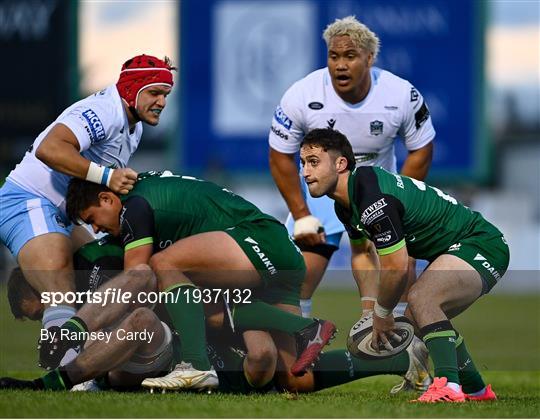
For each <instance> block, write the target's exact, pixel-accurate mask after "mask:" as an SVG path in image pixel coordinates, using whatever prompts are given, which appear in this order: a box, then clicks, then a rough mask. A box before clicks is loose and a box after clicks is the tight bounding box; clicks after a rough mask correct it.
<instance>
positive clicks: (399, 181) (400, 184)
mask: <svg viewBox="0 0 540 420" xmlns="http://www.w3.org/2000/svg"><path fill="white" fill-rule="evenodd" d="M394 176H395V177H396V186H397V187H398V188H401V189H402V190H403V189H405V186H404V185H403V178H401V176H399V175H396V174H394Z"/></svg>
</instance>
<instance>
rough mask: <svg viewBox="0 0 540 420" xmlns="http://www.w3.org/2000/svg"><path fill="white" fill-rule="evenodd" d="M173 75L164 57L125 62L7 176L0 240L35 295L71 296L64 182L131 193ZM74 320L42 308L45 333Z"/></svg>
mask: <svg viewBox="0 0 540 420" xmlns="http://www.w3.org/2000/svg"><path fill="white" fill-rule="evenodd" d="M172 70H174V67H172V65H171V62H170V61H169V59H167V58H165V59H164V60H160V59H158V58H156V57H153V56H149V55H139V56H136V57H133V58H131V59H129V60H128V61H126V62H125V63H124V65H123V66H122V71H121V73H120V77H119V79H118V82H117V83H116V84H115V85H111V86H108V87H107V88H105V89H103V90H101V91H100V92H97V93H95V94H93V95H91V96H89V97H87V98H85V99H82V100H81V101H78V102H76V103H74V104H73V105H71V106H70V107H68V108H67V109H66V110H65V111H64V112H62V114H60V116H59V117H58V118H57V119H56V120H55V121H53V122H52V123H51V124H50V125H49V126H48V127H47V128H46V129H45V130H44V131H43V132H42V133H41V134H40V135H39V136H38V137H37V138H36V140H35V141H34V143H33V144H32V146H31V147H30V148H29V150H28V151H27V152H26V154H25V156H24V158H23V159H22V161H21V163H20V164H18V165H17V166H16V168H15V169H14V170H13V171H11V173H10V174H9V176H8V177H7V180H6V182H5V184H4V185H3V186H2V188H1V189H0V203H1V205H0V240H1V241H2V243H4V244H5V245H6V246H7V247H8V248H9V249H10V251H11V253H12V254H13V256H14V257H15V258H16V259H17V262H18V264H19V265H20V267H21V268H22V270H23V272H24V274H25V276H26V278H27V279H28V281H29V282H30V284H31V285H32V286H33V287H34V288H35V289H36V290H38V291H39V292H45V291H48V292H61V293H67V292H72V291H74V284H73V267H72V243H71V240H70V233H71V231H72V228H73V227H72V226H71V225H70V222H69V220H68V219H67V217H66V214H65V194H66V191H67V185H68V182H69V179H70V178H71V177H76V178H79V179H86V180H88V181H90V182H94V183H96V184H103V185H107V186H108V187H110V189H111V190H112V191H115V192H117V193H119V194H126V193H127V192H128V191H129V190H131V189H132V188H133V184H134V183H135V180H136V176H137V174H136V172H135V171H133V170H132V169H130V168H128V167H127V165H128V161H129V159H130V157H131V155H132V154H133V153H134V152H135V150H136V149H137V146H138V144H139V141H140V139H141V135H142V130H143V124H142V122H146V123H148V124H150V125H157V124H158V123H159V119H160V114H161V112H162V111H163V109H164V108H165V106H166V97H167V95H168V94H169V93H170V91H171V89H172V86H173V76H172ZM81 232H83V231H81ZM74 313H75V308H74V307H73V306H72V305H69V304H62V305H58V306H49V305H47V308H46V309H45V312H44V314H43V320H42V322H43V326H44V328H49V327H51V326H54V325H61V324H63V323H64V322H65V321H66V320H67V319H69V318H70V317H71V316H73V314H74ZM73 356H74V355H73V354H72V355H71V356H70V357H73Z"/></svg>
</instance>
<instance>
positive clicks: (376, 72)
mask: <svg viewBox="0 0 540 420" xmlns="http://www.w3.org/2000/svg"><path fill="white" fill-rule="evenodd" d="M323 38H324V39H325V41H326V44H327V48H328V65H327V67H326V68H322V69H319V70H316V71H314V72H312V73H310V74H308V75H307V76H306V77H305V78H303V79H301V80H299V81H297V82H296V83H294V84H293V85H292V86H291V87H290V88H289V89H288V90H287V92H285V94H284V95H283V97H282V99H281V101H280V104H279V106H278V107H277V109H276V112H275V113H274V117H273V119H272V127H271V131H270V133H269V144H270V169H271V172H272V176H273V178H274V181H275V183H276V185H277V186H278V188H279V190H280V192H281V194H282V196H283V198H284V199H285V201H286V203H287V206H288V208H289V210H290V215H289V219H288V220H287V228H288V229H289V233H291V234H292V235H293V236H294V239H295V241H296V243H297V245H298V246H299V247H300V249H301V250H302V252H303V253H304V257H305V260H306V267H307V273H306V277H305V279H304V283H303V284H302V290H301V295H300V299H301V301H300V304H301V307H302V313H303V314H305V315H306V316H308V315H309V314H310V312H311V297H312V295H313V293H314V292H315V289H316V288H317V286H318V284H319V282H320V281H321V279H322V277H323V274H324V272H325V270H326V268H327V266H328V263H329V261H330V258H331V256H332V254H333V253H334V252H335V251H336V250H337V249H338V247H339V242H340V239H341V236H342V233H343V231H344V229H343V225H342V224H341V223H340V222H339V220H338V218H337V217H336V214H335V212H334V204H333V202H332V201H331V200H330V199H328V198H327V197H320V198H313V197H310V195H309V194H308V193H307V186H306V184H305V182H304V181H303V180H300V178H299V177H298V168H297V164H296V162H295V157H296V154H297V153H298V151H299V149H300V143H301V141H302V138H303V136H304V135H305V134H307V133H308V132H309V131H311V130H313V129H316V128H333V129H336V130H339V131H341V132H342V133H344V134H345V135H346V136H347V138H348V139H349V140H350V142H351V144H352V147H353V151H354V156H355V159H356V165H357V166H382V167H384V168H385V169H386V170H388V171H391V172H394V173H396V172H397V166H396V156H395V153H394V144H395V140H396V137H397V136H399V137H401V138H402V139H403V141H404V145H405V147H406V148H407V150H408V155H407V158H406V160H405V162H404V164H403V166H402V168H401V173H402V174H404V175H407V176H410V177H413V178H416V179H419V180H422V179H424V178H425V177H426V175H427V172H428V169H429V166H430V164H431V155H432V148H433V139H434V138H435V130H434V128H433V125H432V122H431V117H430V113H429V110H428V108H427V105H426V103H425V101H424V98H423V97H422V95H421V94H420V92H419V91H418V90H417V89H416V88H415V87H414V86H413V85H412V84H411V83H410V82H408V81H407V80H404V79H402V78H400V77H398V76H396V75H394V74H392V73H390V72H388V71H385V70H382V69H380V68H377V67H374V66H373V64H374V63H375V61H376V59H377V54H378V51H379V39H378V38H377V36H376V35H375V34H374V33H373V32H372V31H371V30H369V28H367V27H366V26H365V25H363V24H362V23H360V22H358V20H356V18H355V17H354V16H348V17H345V18H343V19H337V20H336V21H335V22H334V23H332V24H330V25H329V26H328V27H327V28H326V30H325V31H324V34H323ZM351 247H352V248H353V249H354V251H358V252H355V253H354V254H355V255H357V257H356V258H355V261H354V262H353V263H354V275H355V279H356V282H357V284H358V288H359V290H360V292H361V293H360V294H361V295H362V309H363V310H364V311H367V310H371V309H372V308H373V304H374V300H375V297H376V287H375V286H376V276H374V275H373V273H375V272H376V270H375V268H376V267H375V266H376V261H375V260H374V258H373V256H374V255H375V250H374V247H373V244H372V243H371V242H366V243H365V244H363V245H357V244H351ZM410 273H411V278H413V277H414V266H413V263H412V262H411V269H410ZM402 306H403V305H402Z"/></svg>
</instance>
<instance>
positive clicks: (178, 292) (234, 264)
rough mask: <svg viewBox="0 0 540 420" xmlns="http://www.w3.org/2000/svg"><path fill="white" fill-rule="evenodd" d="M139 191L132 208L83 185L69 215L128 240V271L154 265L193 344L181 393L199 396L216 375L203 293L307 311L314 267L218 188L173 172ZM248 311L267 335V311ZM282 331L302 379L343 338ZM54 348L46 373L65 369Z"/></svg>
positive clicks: (76, 188)
mask: <svg viewBox="0 0 540 420" xmlns="http://www.w3.org/2000/svg"><path fill="white" fill-rule="evenodd" d="M96 187H97V188H96ZM131 192H132V194H130V195H129V196H127V199H125V200H124V199H123V198H122V199H121V198H120V197H119V196H118V195H116V194H114V193H113V192H112V191H110V190H109V189H108V188H107V187H104V186H99V185H97V184H95V185H91V183H89V182H86V181H83V182H78V181H77V180H75V179H74V180H73V181H72V182H71V184H70V186H69V189H68V195H67V196H68V198H67V211H68V214H69V215H70V217H71V218H72V220H78V221H81V220H82V221H83V222H86V223H88V224H90V225H92V227H93V228H94V230H95V231H96V232H109V233H111V234H113V235H114V236H120V238H121V242H122V246H123V248H124V269H129V268H131V267H133V266H135V265H137V264H141V263H142V264H146V263H148V264H150V266H151V267H152V269H153V270H154V271H155V272H156V275H157V279H158V288H159V290H160V291H163V292H169V293H170V294H172V295H174V296H175V297H176V298H175V299H173V300H169V301H168V302H166V303H165V307H166V309H167V312H168V315H169V316H170V318H171V320H172V325H173V326H174V328H175V330H177V331H178V333H179V334H180V336H181V337H182V340H183V345H182V357H183V360H182V363H179V364H178V366H177V369H176V373H175V375H176V379H175V380H176V382H177V383H178V384H182V385H178V387H179V388H182V387H185V388H189V387H190V386H191V384H192V382H193V381H192V380H191V378H192V377H201V375H202V376H205V375H206V376H207V377H208V378H211V377H215V372H213V370H212V369H211V366H210V363H209V360H208V357H207V355H206V340H205V332H204V316H203V306H202V302H201V300H200V299H197V294H196V293H195V292H196V286H201V287H205V288H207V289H209V290H210V289H245V290H252V291H253V293H254V295H253V296H254V297H256V298H257V301H258V302H259V301H263V302H267V303H271V304H275V305H276V306H279V307H280V308H281V309H285V310H288V311H289V312H293V313H294V312H296V311H298V300H299V298H298V296H299V290H300V283H301V281H302V278H303V275H304V271H305V265H304V261H303V258H302V255H301V253H300V251H299V250H298V248H296V247H295V245H294V244H293V242H292V240H291V239H290V237H289V236H288V234H287V231H286V229H285V227H284V226H283V225H282V224H280V223H279V222H278V221H277V220H275V219H274V218H273V217H271V216H268V215H266V214H264V213H262V212H261V211H260V210H259V209H258V208H257V207H255V206H254V205H253V204H251V203H249V202H248V201H246V200H244V199H243V198H241V197H239V196H237V195H235V194H233V193H231V192H230V191H228V190H226V189H224V188H221V187H219V186H217V185H215V184H212V183H209V182H205V181H202V180H199V179H195V178H192V177H181V176H177V175H173V174H171V173H170V172H163V173H148V174H143V175H142V176H140V177H139V179H138V182H137V183H136V184H135V187H134V189H133V190H132V191H131ZM247 308H248V309H249V312H250V315H249V316H247V317H246V318H247V321H249V323H251V324H250V326H249V328H248V327H246V328H248V329H255V330H257V329H259V330H265V329H267V328H268V323H269V321H268V319H267V316H268V315H267V312H266V309H267V308H266V309H264V311H262V310H259V309H257V308H258V307H257V306H255V305H253V304H250V305H249V306H247ZM248 309H246V311H247V310H248ZM257 311H259V313H258V312H257ZM244 312H245V311H244ZM276 319H277V318H276ZM276 319H274V321H276ZM277 329H278V330H281V331H284V332H286V333H289V335H287V336H286V338H283V340H284V341H286V343H285V344H284V345H283V346H280V347H281V348H285V347H287V350H288V351H289V353H294V354H293V357H292V358H289V359H287V361H286V362H284V364H283V365H284V366H283V369H284V370H286V371H287V373H289V372H288V371H289V370H290V371H291V372H292V373H293V374H301V373H303V372H305V370H306V369H307V368H308V367H309V366H310V365H311V364H312V363H313V362H314V361H315V360H316V358H317V356H318V354H319V353H320V351H321V349H322V347H323V346H324V345H326V344H327V343H328V341H329V340H330V339H331V337H332V335H333V333H334V331H335V327H334V325H333V324H332V323H330V322H328V321H314V320H312V319H311V320H309V319H308V320H307V321H303V320H301V319H300V317H297V321H296V322H283V323H282V324H281V326H280V327H279V328H277ZM291 333H298V334H299V338H300V340H299V341H301V342H302V343H303V344H302V345H301V346H300V349H299V351H298V352H296V350H295V347H296V343H295V341H294V339H293V337H292V336H291V335H290V334H291ZM44 345H45V346H46V347H47V344H46V343H44ZM60 347H63V346H60ZM46 349H47V350H49V352H48V353H49V354H51V357H50V359H51V360H49V361H48V362H46V365H52V366H51V367H55V366H54V364H56V365H57V363H58V361H59V360H60V359H59V358H58V354H55V353H57V352H56V351H55V349H51V348H50V346H48V347H47V348H46ZM296 354H298V355H299V357H298V359H296ZM170 379H171V378H170V376H169V377H168V378H166V381H167V383H170Z"/></svg>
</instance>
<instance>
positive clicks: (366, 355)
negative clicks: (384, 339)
mask: <svg viewBox="0 0 540 420" xmlns="http://www.w3.org/2000/svg"><path fill="white" fill-rule="evenodd" d="M394 321H395V324H396V329H395V333H396V334H397V335H399V337H400V339H399V340H398V339H390V344H391V345H392V347H393V349H392V350H387V349H386V348H384V347H383V346H382V344H381V345H380V346H379V347H380V349H381V350H379V351H378V352H377V351H376V350H375V349H374V348H373V347H372V346H371V337H372V336H371V334H372V332H373V313H370V314H369V315H366V316H364V317H362V318H360V320H359V321H358V322H357V323H356V324H354V325H353V326H352V328H351V330H350V331H349V336H348V337H347V349H348V350H349V352H350V353H351V354H352V355H353V356H355V357H358V358H360V359H386V358H388V357H392V356H394V355H396V354H398V353H401V352H402V351H403V350H405V349H406V348H407V347H408V346H409V344H411V341H412V339H413V338H414V327H413V325H412V323H411V321H410V320H409V319H408V318H407V317H405V316H397V317H394Z"/></svg>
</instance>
